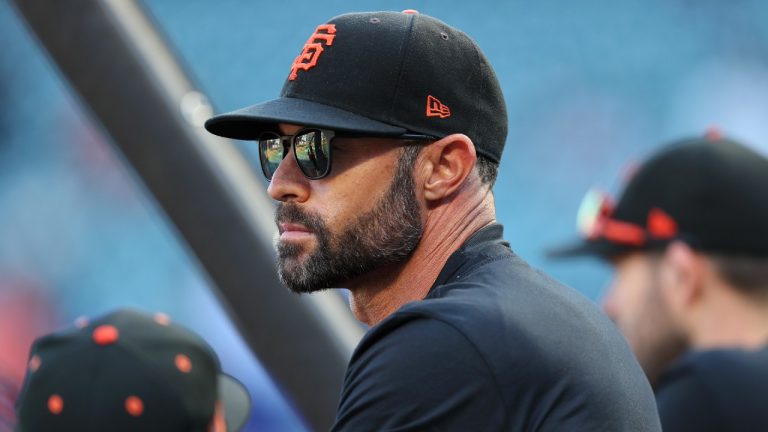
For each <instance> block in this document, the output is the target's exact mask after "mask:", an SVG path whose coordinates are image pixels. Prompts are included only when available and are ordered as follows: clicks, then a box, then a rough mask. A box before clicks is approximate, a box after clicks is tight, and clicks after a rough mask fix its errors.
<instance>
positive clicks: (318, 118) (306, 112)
mask: <svg viewBox="0 0 768 432" xmlns="http://www.w3.org/2000/svg"><path fill="white" fill-rule="evenodd" d="M278 123H288V124H296V125H302V126H313V127H320V128H327V129H334V130H343V131H348V132H361V133H369V134H373V135H383V136H387V135H392V136H396V135H401V134H404V133H406V132H407V130H406V129H405V128H403V127H399V126H393V125H390V124H387V123H382V122H380V121H376V120H372V119H370V118H368V117H364V116H361V115H359V114H355V113H351V112H349V111H344V110H342V109H339V108H336V107H332V106H329V105H324V104H321V103H317V102H312V101H308V100H304V99H297V98H285V97H284V98H280V99H274V100H271V101H268V102H264V103H261V104H258V105H253V106H249V107H247V108H243V109H239V110H237V111H232V112H230V113H226V114H220V115H217V116H215V117H212V118H210V119H208V121H206V122H205V128H206V129H207V130H208V132H210V133H212V134H214V135H219V136H223V137H226V138H234V139H241V140H253V139H257V138H258V137H259V134H260V133H261V132H264V131H265V130H272V131H274V130H275V127H276V125H277V124H278Z"/></svg>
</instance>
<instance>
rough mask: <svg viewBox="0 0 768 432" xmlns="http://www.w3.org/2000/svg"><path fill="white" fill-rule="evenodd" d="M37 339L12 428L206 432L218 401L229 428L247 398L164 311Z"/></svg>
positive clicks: (125, 315) (23, 431)
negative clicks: (162, 313)
mask: <svg viewBox="0 0 768 432" xmlns="http://www.w3.org/2000/svg"><path fill="white" fill-rule="evenodd" d="M78 327H79V328H76V329H71V330H66V331H63V332H59V333H54V334H51V335H47V336H43V337H41V338H39V339H38V340H37V341H35V343H34V345H33V347H32V350H31V353H30V360H29V369H28V371H27V375H26V378H25V381H24V385H23V387H22V390H21V394H20V396H19V398H18V401H17V403H16V411H17V418H18V426H17V430H18V431H20V432H37V431H81V432H87V431H100V432H101V431H118V432H120V431H148V432H151V431H163V432H172V431H179V432H181V431H200V432H205V431H207V430H208V427H209V424H210V422H211V420H212V418H213V414H214V409H215V406H216V403H217V401H220V402H221V404H222V405H223V407H224V411H225V418H226V423H227V430H228V431H236V430H240V428H241V427H242V426H243V424H244V423H245V421H246V420H247V418H248V414H249V410H250V397H249V396H248V393H247V391H246V390H245V388H244V387H243V385H242V384H240V383H239V382H237V381H236V380H235V379H234V378H232V377H230V376H228V375H225V374H223V373H221V367H220V364H219V360H218V358H217V357H216V354H215V353H214V352H213V350H212V349H211V348H210V346H209V345H208V344H207V343H206V342H205V341H204V340H203V339H202V338H200V337H199V336H198V335H196V334H195V333H193V332H191V331H189V330H187V329H185V328H183V327H181V326H179V325H176V324H173V323H171V322H170V320H169V319H168V318H167V317H166V316H164V315H155V316H152V315H148V314H145V313H143V312H138V311H134V310H118V311H116V312H113V313H110V314H109V315H106V316H104V317H102V318H100V319H97V320H95V321H93V322H86V321H82V320H81V321H79V323H78Z"/></svg>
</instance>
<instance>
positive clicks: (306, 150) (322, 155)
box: [293, 129, 331, 179]
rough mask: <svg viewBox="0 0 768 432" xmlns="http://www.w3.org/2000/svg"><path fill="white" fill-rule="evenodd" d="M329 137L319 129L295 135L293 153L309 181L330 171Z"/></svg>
mask: <svg viewBox="0 0 768 432" xmlns="http://www.w3.org/2000/svg"><path fill="white" fill-rule="evenodd" d="M330 148H331V143H330V137H329V134H327V133H325V132H323V131H321V130H319V129H307V130H305V131H304V132H302V133H300V134H298V135H296V137H295V138H294V141H293V151H294V154H295V156H296V162H297V163H298V164H299V168H301V171H302V172H303V173H304V175H305V176H307V177H308V178H310V179H318V178H321V177H323V176H325V175H326V174H328V170H329V169H330V161H331V158H330Z"/></svg>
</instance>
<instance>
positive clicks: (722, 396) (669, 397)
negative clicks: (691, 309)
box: [656, 347, 768, 431]
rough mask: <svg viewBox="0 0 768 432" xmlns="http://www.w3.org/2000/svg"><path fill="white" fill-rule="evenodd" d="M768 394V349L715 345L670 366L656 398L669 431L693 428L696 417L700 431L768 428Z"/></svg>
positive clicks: (661, 379)
mask: <svg viewBox="0 0 768 432" xmlns="http://www.w3.org/2000/svg"><path fill="white" fill-rule="evenodd" d="M766 393H768V347H766V348H763V349H761V350H757V351H745V350H737V349H712V350H702V351H692V352H689V353H687V354H685V355H684V356H683V357H682V358H681V359H680V360H679V361H677V362H676V363H675V364H674V365H673V366H672V367H670V368H669V369H668V370H667V371H666V372H665V373H664V374H663V375H662V376H661V378H660V380H659V383H658V385H657V389H656V399H657V402H658V406H659V414H660V415H661V419H662V424H663V426H664V429H665V430H670V431H676V430H690V429H689V428H690V427H691V425H693V424H694V423H692V422H694V421H696V422H697V423H696V424H697V425H698V424H700V426H701V427H700V430H713V431H714V430H744V429H743V428H750V427H751V428H768V411H766V410H765V409H764V407H763V403H762V401H763V398H764V395H765V394H766ZM734 395H738V397H734ZM761 430H762V429H761Z"/></svg>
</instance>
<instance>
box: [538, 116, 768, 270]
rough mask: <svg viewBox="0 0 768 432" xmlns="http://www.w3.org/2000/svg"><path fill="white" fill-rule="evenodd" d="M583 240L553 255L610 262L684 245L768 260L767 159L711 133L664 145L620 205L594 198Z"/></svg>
mask: <svg viewBox="0 0 768 432" xmlns="http://www.w3.org/2000/svg"><path fill="white" fill-rule="evenodd" d="M583 205H586V206H587V207H591V208H593V209H594V212H593V213H594V217H593V218H592V220H591V222H590V223H588V224H586V225H587V228H586V229H585V232H584V233H583V234H584V238H583V239H582V240H581V241H579V242H578V243H576V244H573V245H570V246H566V247H562V248H558V249H554V250H551V251H550V252H549V255H550V256H553V257H564V256H575V255H596V256H599V257H603V258H610V257H612V256H616V255H619V254H622V253H625V252H628V251H632V250H644V249H662V248H663V247H665V246H666V245H667V244H669V242H670V241H672V240H682V241H684V242H686V243H687V244H689V245H690V246H691V247H692V248H694V249H697V250H700V251H703V252H717V253H727V254H742V255H754V256H768V159H767V158H766V157H765V156H763V155H761V154H759V153H757V152H756V151H754V150H752V149H750V148H749V147H747V146H745V145H743V144H741V143H739V142H737V141H734V140H732V139H729V138H724V137H722V136H720V134H719V133H717V132H714V131H713V132H710V133H708V134H707V135H705V136H702V137H694V138H689V139H684V140H680V141H677V142H674V143H671V144H669V145H668V146H666V147H664V148H663V149H662V150H661V151H660V152H658V153H657V154H655V155H654V156H652V157H651V158H650V159H649V160H648V161H646V162H645V163H644V164H643V165H642V166H641V167H639V169H638V170H637V172H636V173H635V174H634V175H633V177H632V178H631V180H630V181H629V183H628V184H627V186H626V188H625V190H624V192H623V193H622V195H621V197H620V198H619V201H618V203H617V204H616V205H615V206H614V205H613V204H612V203H611V201H610V199H608V198H607V197H606V196H605V195H602V196H600V195H595V194H592V195H589V196H588V197H587V199H586V200H585V204H583Z"/></svg>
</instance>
